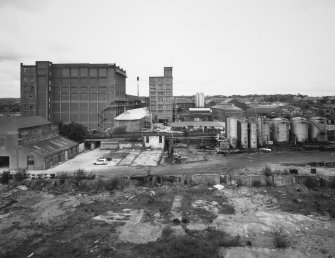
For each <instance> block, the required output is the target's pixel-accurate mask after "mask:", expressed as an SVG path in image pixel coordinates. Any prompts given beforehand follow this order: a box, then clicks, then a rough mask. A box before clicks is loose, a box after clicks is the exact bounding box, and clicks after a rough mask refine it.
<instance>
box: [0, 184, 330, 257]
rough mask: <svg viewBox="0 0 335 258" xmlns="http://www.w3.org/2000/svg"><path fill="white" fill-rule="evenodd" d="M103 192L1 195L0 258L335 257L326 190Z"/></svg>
mask: <svg viewBox="0 0 335 258" xmlns="http://www.w3.org/2000/svg"><path fill="white" fill-rule="evenodd" d="M43 189H44V190H43ZM108 189H110V188H105V189H101V188H99V191H96V192H94V191H80V190H78V189H77V190H72V191H70V192H68V193H61V192H55V191H52V189H49V190H46V189H45V188H42V189H41V191H37V190H29V189H26V188H24V187H22V186H21V187H19V188H18V187H17V186H16V185H9V186H8V185H0V200H1V202H0V247H1V249H0V257H28V256H29V257H146V258H147V257H148V258H150V257H335V246H334V235H335V219H334V217H332V216H331V210H330V208H331V207H334V206H335V190H334V189H326V188H318V189H316V190H308V189H307V188H306V187H304V186H301V185H298V186H292V187H259V188H254V187H224V188H223V189H222V190H216V189H215V188H214V187H208V186H201V185H196V186H175V185H163V186H159V187H156V186H155V187H148V186H133V185H116V186H115V188H114V189H113V190H108ZM333 216H334V214H333ZM192 252H193V253H192ZM181 254H184V255H188V256H182V255H181Z"/></svg>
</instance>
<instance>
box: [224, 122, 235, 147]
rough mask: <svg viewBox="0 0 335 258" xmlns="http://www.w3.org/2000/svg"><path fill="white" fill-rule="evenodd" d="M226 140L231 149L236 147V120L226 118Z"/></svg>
mask: <svg viewBox="0 0 335 258" xmlns="http://www.w3.org/2000/svg"><path fill="white" fill-rule="evenodd" d="M226 130H227V135H226V136H227V138H228V139H229V141H230V145H231V147H232V148H233V149H235V148H236V147H237V118H235V117H227V119H226Z"/></svg>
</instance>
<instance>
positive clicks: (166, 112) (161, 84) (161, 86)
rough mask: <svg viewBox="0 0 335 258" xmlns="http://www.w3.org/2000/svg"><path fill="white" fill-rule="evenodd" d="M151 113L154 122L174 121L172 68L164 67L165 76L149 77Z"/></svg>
mask: <svg viewBox="0 0 335 258" xmlns="http://www.w3.org/2000/svg"><path fill="white" fill-rule="evenodd" d="M149 97H150V111H151V113H152V116H153V121H154V122H158V123H170V122H172V121H173V77H172V67H164V76H158V77H149Z"/></svg>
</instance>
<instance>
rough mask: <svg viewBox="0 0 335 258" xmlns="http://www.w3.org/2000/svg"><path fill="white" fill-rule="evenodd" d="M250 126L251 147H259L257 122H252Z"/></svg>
mask: <svg viewBox="0 0 335 258" xmlns="http://www.w3.org/2000/svg"><path fill="white" fill-rule="evenodd" d="M249 127H250V130H249V131H250V149H257V123H256V122H251V123H250V124H249Z"/></svg>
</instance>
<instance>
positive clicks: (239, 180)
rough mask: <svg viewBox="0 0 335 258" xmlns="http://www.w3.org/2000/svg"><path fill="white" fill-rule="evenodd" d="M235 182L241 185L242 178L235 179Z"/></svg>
mask: <svg viewBox="0 0 335 258" xmlns="http://www.w3.org/2000/svg"><path fill="white" fill-rule="evenodd" d="M236 184H237V186H242V179H241V178H239V179H237V182H236Z"/></svg>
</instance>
